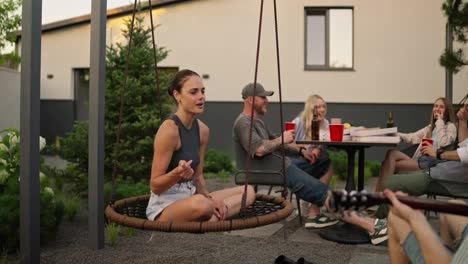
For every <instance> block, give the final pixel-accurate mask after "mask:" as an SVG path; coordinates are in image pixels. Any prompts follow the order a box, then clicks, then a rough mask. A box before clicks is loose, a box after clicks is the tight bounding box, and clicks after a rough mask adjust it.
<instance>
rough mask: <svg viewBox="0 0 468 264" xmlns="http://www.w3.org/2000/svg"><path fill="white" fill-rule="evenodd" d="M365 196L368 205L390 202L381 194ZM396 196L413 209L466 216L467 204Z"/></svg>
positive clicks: (467, 213) (467, 211) (467, 214)
mask: <svg viewBox="0 0 468 264" xmlns="http://www.w3.org/2000/svg"><path fill="white" fill-rule="evenodd" d="M366 196H367V200H368V203H367V204H368V206H373V205H379V204H383V203H385V204H391V202H390V200H389V199H388V198H387V197H385V196H384V195H382V194H366ZM397 197H398V200H399V201H400V202H402V203H404V204H406V205H408V206H409V207H412V208H415V209H421V210H430V211H435V212H441V213H447V214H456V215H463V216H468V205H467V204H458V203H449V202H445V201H438V200H429V199H422V198H417V197H411V196H401V195H397Z"/></svg>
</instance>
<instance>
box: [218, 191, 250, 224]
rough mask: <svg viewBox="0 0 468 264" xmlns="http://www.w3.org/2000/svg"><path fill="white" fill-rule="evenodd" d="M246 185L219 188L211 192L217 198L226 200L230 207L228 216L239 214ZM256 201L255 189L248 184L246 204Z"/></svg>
mask: <svg viewBox="0 0 468 264" xmlns="http://www.w3.org/2000/svg"><path fill="white" fill-rule="evenodd" d="M243 193H244V186H238V187H233V188H229V189H224V190H219V191H215V192H212V193H210V195H211V196H212V197H213V199H215V200H221V201H224V203H225V204H226V205H227V207H228V212H227V215H226V218H229V217H232V216H234V215H237V214H239V211H240V209H241V206H242V195H243ZM254 202H255V191H254V189H253V187H252V186H250V185H249V186H247V200H246V206H250V205H252V204H253V203H254Z"/></svg>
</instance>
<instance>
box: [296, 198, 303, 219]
mask: <svg viewBox="0 0 468 264" xmlns="http://www.w3.org/2000/svg"><path fill="white" fill-rule="evenodd" d="M296 201H297V212H298V214H299V224H301V226H302V213H301V199H300V198H299V197H297V196H296Z"/></svg>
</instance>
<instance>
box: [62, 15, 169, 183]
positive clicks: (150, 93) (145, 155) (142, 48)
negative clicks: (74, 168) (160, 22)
mask: <svg viewBox="0 0 468 264" xmlns="http://www.w3.org/2000/svg"><path fill="white" fill-rule="evenodd" d="M125 24H126V29H124V30H122V34H123V36H124V37H125V38H126V40H127V41H126V42H125V43H117V44H114V45H110V46H108V47H107V52H106V91H105V171H106V176H107V177H109V176H110V175H111V173H112V167H113V161H114V146H115V141H116V131H117V127H118V121H119V112H120V102H121V92H122V87H123V81H124V71H125V63H126V60H127V51H128V49H129V46H128V40H129V37H130V28H131V20H126V21H125ZM130 48H131V53H130V61H129V67H128V79H127V84H126V92H125V98H124V106H123V113H122V124H121V132H120V146H119V156H118V157H117V159H116V160H117V168H118V170H117V171H118V175H121V176H123V177H124V178H126V177H131V178H133V179H134V180H139V179H149V176H150V173H151V161H152V158H153V140H154V135H155V134H156V132H157V130H158V128H159V126H160V124H161V118H160V114H159V109H160V106H161V110H162V120H164V118H165V117H167V116H168V114H169V113H170V111H171V110H172V104H173V101H172V98H170V97H169V95H168V94H167V86H168V83H169V81H170V80H171V79H172V78H173V74H174V73H171V72H167V71H160V72H159V82H160V93H159V94H160V95H161V99H159V97H158V92H157V86H156V78H155V71H154V56H153V46H152V39H151V29H150V28H146V27H144V26H143V18H142V17H140V16H136V18H135V25H134V28H133V42H132V44H131V47H130ZM168 53H169V51H168V50H167V49H166V48H164V47H160V48H158V49H157V59H158V63H159V62H160V61H162V60H163V59H164V58H166V57H167V55H168ZM160 100H161V103H162V104H160ZM87 134H88V129H87V122H85V123H82V122H77V123H76V124H75V126H74V131H73V132H72V133H70V134H68V135H67V137H66V138H64V139H63V143H62V150H61V154H62V155H63V156H64V158H66V159H67V160H69V161H73V162H77V163H78V165H79V167H80V168H81V169H82V170H83V171H86V170H87V159H88V156H87Z"/></svg>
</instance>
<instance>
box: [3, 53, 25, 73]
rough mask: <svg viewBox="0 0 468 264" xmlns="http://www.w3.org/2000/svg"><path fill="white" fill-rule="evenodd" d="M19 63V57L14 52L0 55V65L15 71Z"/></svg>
mask: <svg viewBox="0 0 468 264" xmlns="http://www.w3.org/2000/svg"><path fill="white" fill-rule="evenodd" d="M20 63H21V57H20V56H19V55H18V54H17V53H16V52H14V51H12V52H10V53H5V54H0V65H2V66H5V67H8V68H11V69H17V68H18V66H19V65H20Z"/></svg>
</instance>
